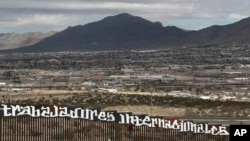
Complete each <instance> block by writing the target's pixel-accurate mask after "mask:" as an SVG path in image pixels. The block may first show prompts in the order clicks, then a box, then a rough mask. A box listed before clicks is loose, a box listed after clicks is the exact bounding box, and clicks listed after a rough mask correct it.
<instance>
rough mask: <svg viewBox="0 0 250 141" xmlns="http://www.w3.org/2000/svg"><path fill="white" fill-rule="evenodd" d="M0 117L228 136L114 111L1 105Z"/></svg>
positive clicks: (223, 129) (204, 127)
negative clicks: (66, 119)
mask: <svg viewBox="0 0 250 141" xmlns="http://www.w3.org/2000/svg"><path fill="white" fill-rule="evenodd" d="M0 116H5V117H8V116H12V117H15V116H31V117H69V118H79V119H86V120H101V121H113V122H118V123H119V124H133V125H135V126H143V125H144V126H148V127H157V128H165V129H177V130H180V132H189V131H190V132H194V133H204V134H212V135H229V133H228V131H227V128H226V127H224V126H211V127H210V126H209V125H208V124H199V123H193V122H190V121H178V120H177V119H175V120H166V119H164V118H162V117H161V118H158V117H153V118H151V117H149V116H147V115H132V113H117V112H116V111H100V110H99V109H82V108H69V107H58V106H56V105H54V106H53V107H49V106H41V107H39V108H38V107H36V106H20V105H6V104H1V107H0Z"/></svg>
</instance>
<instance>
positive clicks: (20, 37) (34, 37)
mask: <svg viewBox="0 0 250 141" xmlns="http://www.w3.org/2000/svg"><path fill="white" fill-rule="evenodd" d="M54 34H55V32H48V33H41V32H30V33H23V34H16V33H3V34H0V50H4V49H14V48H18V47H20V46H28V45H33V44H35V43H37V42H39V41H41V40H42V39H44V38H46V37H49V36H52V35H54Z"/></svg>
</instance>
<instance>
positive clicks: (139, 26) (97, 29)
mask: <svg viewBox="0 0 250 141" xmlns="http://www.w3.org/2000/svg"><path fill="white" fill-rule="evenodd" d="M232 44H237V45H249V44H250V18H246V19H243V20H241V21H239V22H236V23H233V24H229V25H224V26H217V25H215V26H211V27H208V28H205V29H201V30H198V31H187V30H183V29H180V28H178V27H175V26H167V27H164V26H162V24H161V23H159V22H151V21H148V20H146V19H143V18H141V17H137V16H133V15H130V14H126V13H123V14H119V15H115V16H109V17H106V18H104V19H102V20H100V21H97V22H93V23H89V24H86V25H79V26H75V27H68V28H67V29H65V30H63V31H61V32H58V33H57V34H55V35H53V36H50V37H47V38H45V39H43V40H41V41H40V42H38V43H36V44H33V45H30V46H25V47H21V48H18V49H14V50H9V51H8V52H55V51H93V50H98V51H100V50H130V49H157V48H169V47H182V46H187V47H189V46H196V47H197V46H222V45H232Z"/></svg>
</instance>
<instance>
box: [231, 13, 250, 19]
mask: <svg viewBox="0 0 250 141" xmlns="http://www.w3.org/2000/svg"><path fill="white" fill-rule="evenodd" d="M247 17H248V16H246V15H241V14H239V13H230V14H229V15H228V18H229V19H243V18H247Z"/></svg>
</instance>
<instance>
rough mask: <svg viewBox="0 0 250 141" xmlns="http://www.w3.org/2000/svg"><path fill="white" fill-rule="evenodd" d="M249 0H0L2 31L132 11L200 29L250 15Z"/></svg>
mask: <svg viewBox="0 0 250 141" xmlns="http://www.w3.org/2000/svg"><path fill="white" fill-rule="evenodd" d="M249 6H250V1H249V0H122V1H121V0H120V1H118V0H0V33H8V32H15V33H25V32H48V31H61V30H64V29H66V28H67V27H68V26H76V25H84V24H86V23H90V22H94V21H98V20H101V19H103V18H105V17H107V16H113V15H117V14H120V13H129V14H132V15H135V16H140V17H143V18H145V19H148V20H150V21H152V22H156V21H159V22H161V23H162V24H163V25H164V26H173V25H175V26H178V27H179V28H183V29H186V30H199V29H202V28H205V27H209V26H211V25H225V24H230V23H233V22H236V21H239V20H241V19H243V18H246V17H249V16H250V14H249V13H250V8H249Z"/></svg>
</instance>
